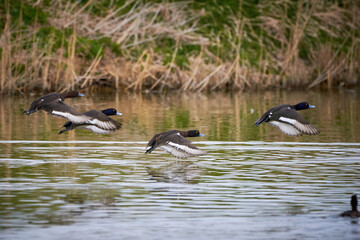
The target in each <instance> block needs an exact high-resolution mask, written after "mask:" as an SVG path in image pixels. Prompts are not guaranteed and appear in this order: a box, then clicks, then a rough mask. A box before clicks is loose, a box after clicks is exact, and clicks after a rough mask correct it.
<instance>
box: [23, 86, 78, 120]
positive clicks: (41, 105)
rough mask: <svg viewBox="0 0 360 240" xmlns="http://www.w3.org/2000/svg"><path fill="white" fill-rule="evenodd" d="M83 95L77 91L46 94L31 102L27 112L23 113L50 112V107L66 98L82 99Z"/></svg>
mask: <svg viewBox="0 0 360 240" xmlns="http://www.w3.org/2000/svg"><path fill="white" fill-rule="evenodd" d="M82 96H84V95H83V94H81V93H79V92H78V91H70V92H66V93H57V92H52V93H48V94H46V95H44V96H42V97H39V98H38V99H36V100H35V101H33V102H32V103H31V105H30V107H29V109H28V110H25V111H24V112H23V113H25V114H26V115H30V114H33V113H35V112H37V111H39V110H44V111H47V112H50V111H51V110H52V108H51V106H52V105H53V104H54V103H56V102H63V101H64V100H65V99H66V98H74V97H82Z"/></svg>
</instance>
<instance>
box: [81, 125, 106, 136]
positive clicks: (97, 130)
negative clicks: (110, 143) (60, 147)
mask: <svg viewBox="0 0 360 240" xmlns="http://www.w3.org/2000/svg"><path fill="white" fill-rule="evenodd" d="M84 128H86V129H88V130H90V131H92V132H94V133H97V134H109V133H112V131H109V130H104V129H102V128H99V127H97V126H95V125H88V126H85V127H84Z"/></svg>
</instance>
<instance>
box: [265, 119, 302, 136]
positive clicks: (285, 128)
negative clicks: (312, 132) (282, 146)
mask: <svg viewBox="0 0 360 240" xmlns="http://www.w3.org/2000/svg"><path fill="white" fill-rule="evenodd" d="M268 123H269V124H271V125H274V126H276V127H278V128H279V129H280V130H281V131H282V132H283V133H285V134H287V135H290V136H300V135H301V132H300V131H299V130H298V129H296V128H295V127H294V126H293V125H290V124H288V123H283V122H278V121H270V122H268Z"/></svg>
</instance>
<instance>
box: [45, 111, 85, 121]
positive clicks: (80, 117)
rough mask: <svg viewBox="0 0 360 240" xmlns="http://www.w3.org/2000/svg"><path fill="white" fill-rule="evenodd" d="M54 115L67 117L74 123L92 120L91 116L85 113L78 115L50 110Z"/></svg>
mask: <svg viewBox="0 0 360 240" xmlns="http://www.w3.org/2000/svg"><path fill="white" fill-rule="evenodd" d="M50 113H51V114H52V115H55V116H58V117H63V118H66V119H68V120H69V121H71V122H73V123H79V124H81V123H86V122H87V121H88V120H90V118H89V117H87V116H84V115H80V116H76V115H73V114H71V113H68V112H60V111H55V110H53V111H51V112H50Z"/></svg>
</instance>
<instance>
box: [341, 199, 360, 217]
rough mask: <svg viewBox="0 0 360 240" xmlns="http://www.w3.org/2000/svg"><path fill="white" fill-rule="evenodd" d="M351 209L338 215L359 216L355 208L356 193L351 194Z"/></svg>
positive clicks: (356, 203) (356, 202)
mask: <svg viewBox="0 0 360 240" xmlns="http://www.w3.org/2000/svg"><path fill="white" fill-rule="evenodd" d="M350 204H351V210H349V211H345V212H343V213H340V215H339V216H340V217H360V212H359V211H358V210H357V205H358V200H357V196H356V194H354V195H352V196H351V201H350Z"/></svg>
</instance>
